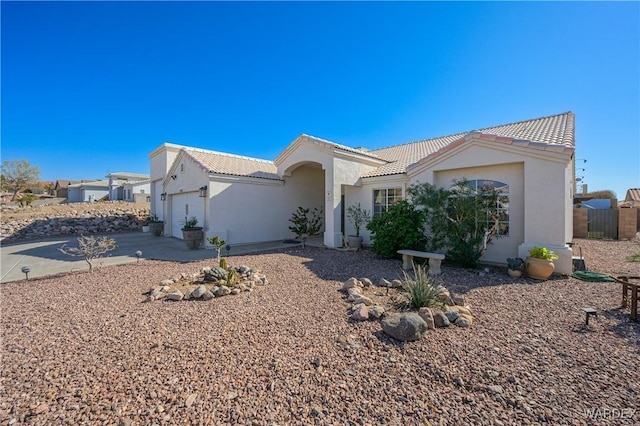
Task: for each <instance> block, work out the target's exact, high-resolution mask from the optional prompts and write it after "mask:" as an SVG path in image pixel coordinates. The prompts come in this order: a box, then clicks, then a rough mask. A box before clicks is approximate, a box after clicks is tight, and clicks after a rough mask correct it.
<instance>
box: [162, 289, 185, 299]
mask: <svg viewBox="0 0 640 426" xmlns="http://www.w3.org/2000/svg"><path fill="white" fill-rule="evenodd" d="M166 299H167V300H175V301H179V300H182V299H184V294H182V292H181V291H180V290H175V291H172V292H171V293H169V294H167V296H166Z"/></svg>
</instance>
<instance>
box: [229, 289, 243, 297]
mask: <svg viewBox="0 0 640 426" xmlns="http://www.w3.org/2000/svg"><path fill="white" fill-rule="evenodd" d="M240 293H242V290H240V289H239V288H234V289H231V294H233V295H234V296H235V295H237V294H240Z"/></svg>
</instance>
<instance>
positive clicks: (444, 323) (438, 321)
mask: <svg viewBox="0 0 640 426" xmlns="http://www.w3.org/2000/svg"><path fill="white" fill-rule="evenodd" d="M433 322H434V324H435V326H436V327H438V328H442V327H449V325H451V322H450V321H449V318H447V316H446V315H445V314H444V312H436V313H435V314H433Z"/></svg>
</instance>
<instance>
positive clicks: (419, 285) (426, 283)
mask: <svg viewBox="0 0 640 426" xmlns="http://www.w3.org/2000/svg"><path fill="white" fill-rule="evenodd" d="M413 270H414V275H415V279H411V276H410V275H409V274H407V273H406V272H404V288H405V291H406V292H407V295H408V297H409V301H408V305H409V307H410V308H412V309H420V308H424V307H436V306H442V302H441V299H442V297H441V296H442V295H443V294H445V293H446V292H447V289H446V288H445V287H444V286H443V285H442V284H440V283H439V282H437V281H436V280H433V279H431V278H429V276H428V275H427V271H426V270H425V268H424V267H423V266H422V265H413Z"/></svg>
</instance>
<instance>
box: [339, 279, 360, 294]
mask: <svg viewBox="0 0 640 426" xmlns="http://www.w3.org/2000/svg"><path fill="white" fill-rule="evenodd" d="M354 287H362V284H360V281H358V280H357V279H356V278H353V277H351V278H349V279H348V280H346V281H345V282H344V284H342V289H341V290H342V291H347V290H349V289H350V288H354Z"/></svg>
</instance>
